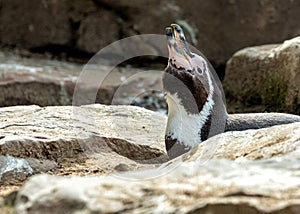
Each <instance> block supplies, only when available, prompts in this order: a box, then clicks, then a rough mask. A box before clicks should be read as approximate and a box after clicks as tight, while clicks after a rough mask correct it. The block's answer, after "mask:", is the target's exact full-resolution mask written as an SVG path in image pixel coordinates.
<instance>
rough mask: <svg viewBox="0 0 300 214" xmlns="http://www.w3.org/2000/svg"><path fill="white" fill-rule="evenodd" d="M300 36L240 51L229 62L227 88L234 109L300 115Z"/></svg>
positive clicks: (236, 110)
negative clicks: (278, 43) (277, 43)
mask: <svg viewBox="0 0 300 214" xmlns="http://www.w3.org/2000/svg"><path fill="white" fill-rule="evenodd" d="M299 61H300V37H296V38H294V39H291V40H287V41H285V42H284V43H283V44H280V45H263V46H257V47H250V48H245V49H243V50H240V51H238V52H237V53H235V54H234V55H233V57H232V58H231V59H230V60H229V61H228V63H227V68H226V76H225V80H224V90H225V93H226V96H227V99H228V103H229V106H231V107H230V109H231V111H235V112H245V111H249V108H251V110H252V111H253V109H254V111H260V112H262V111H284V112H290V113H295V114H300V102H299V100H300V87H299V83H298V80H299V78H300V72H299V71H300V64H299Z"/></svg>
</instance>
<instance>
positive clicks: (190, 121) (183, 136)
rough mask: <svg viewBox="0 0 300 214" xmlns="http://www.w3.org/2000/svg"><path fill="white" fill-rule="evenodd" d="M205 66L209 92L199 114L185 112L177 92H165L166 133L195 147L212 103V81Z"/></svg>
mask: <svg viewBox="0 0 300 214" xmlns="http://www.w3.org/2000/svg"><path fill="white" fill-rule="evenodd" d="M205 66H206V69H204V70H205V73H206V75H207V79H208V85H209V94H208V98H207V102H206V103H205V104H204V106H203V109H202V110H201V112H200V113H199V114H197V115H195V114H189V113H187V111H186V110H185V108H184V106H183V105H182V103H181V100H180V99H179V98H178V96H177V94H170V93H166V100H167V103H168V109H169V112H168V123H167V128H166V135H167V136H170V137H171V139H177V141H178V142H181V143H183V144H184V145H186V146H189V147H195V146H197V145H198V144H199V143H201V142H202V141H201V137H200V132H201V129H202V127H203V126H204V124H205V122H206V121H207V119H208V117H209V115H210V114H211V111H212V108H213V105H214V101H213V93H214V87H213V82H212V79H211V76H210V73H209V70H208V68H207V65H206V64H205Z"/></svg>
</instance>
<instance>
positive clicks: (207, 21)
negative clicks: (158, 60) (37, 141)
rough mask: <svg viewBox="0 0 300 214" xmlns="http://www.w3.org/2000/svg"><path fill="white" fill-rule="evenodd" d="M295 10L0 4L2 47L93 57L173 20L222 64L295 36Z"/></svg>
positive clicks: (230, 5)
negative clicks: (244, 50)
mask: <svg viewBox="0 0 300 214" xmlns="http://www.w3.org/2000/svg"><path fill="white" fill-rule="evenodd" d="M299 6H300V3H299V1H261V0H253V1H248V2H243V1H235V0H229V1H218V0H206V1H196V0H194V1H190V2H189V4H187V3H186V1H182V0H176V1H163V0H146V1H143V2H141V1H139V0H129V1H125V2H123V1H122V2H121V1H108V0H94V1H92V0H86V1H45V2H44V1H38V0H35V1H34V2H32V3H31V4H29V3H27V2H25V1H20V0H11V1H5V2H2V4H1V8H0V44H1V45H9V46H17V47H23V48H29V49H32V50H37V49H39V50H42V51H45V52H47V51H53V52H54V53H55V51H56V54H57V52H59V53H61V52H64V51H65V52H68V54H73V55H74V52H76V51H77V52H78V51H86V52H90V53H95V52H97V51H99V50H100V49H101V48H103V47H105V46H106V45H108V44H109V43H111V42H112V41H117V40H119V39H122V38H124V37H127V36H131V35H136V34H147V33H151V34H164V28H165V27H166V26H168V25H170V24H171V23H173V22H177V23H178V24H181V25H182V26H183V27H184V28H185V30H186V31H187V36H188V37H189V41H191V43H192V44H193V45H195V46H196V47H197V48H198V49H199V50H201V51H203V53H204V54H205V55H206V56H207V57H208V58H209V60H211V61H212V62H213V63H214V64H215V65H220V64H221V65H225V63H226V61H227V60H228V59H229V57H230V56H231V55H232V54H233V53H234V52H235V51H237V50H239V49H241V48H244V47H247V46H250V45H254V44H255V45H260V44H265V43H278V42H282V41H283V40H285V39H288V38H291V37H293V36H296V35H298V34H299V24H298V20H299V18H300V17H299V11H298V8H299ZM31 11H35V12H34V13H32V12H31ZM19 17H22V18H19ZM11 20H14V22H11ZM49 20H51V22H49ZM103 29H105V30H103ZM148 48H149V49H151V48H153V47H148ZM75 50H76V51H75Z"/></svg>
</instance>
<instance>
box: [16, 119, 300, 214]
mask: <svg viewBox="0 0 300 214" xmlns="http://www.w3.org/2000/svg"><path fill="white" fill-rule="evenodd" d="M299 136H300V124H299V123H295V124H289V125H282V126H276V127H272V128H266V129H261V130H250V131H245V132H230V133H225V134H222V135H219V136H216V137H213V138H211V139H209V140H207V141H206V142H204V143H203V144H201V146H199V147H198V148H195V149H194V150H192V151H191V152H189V153H187V154H186V155H184V156H182V157H178V158H177V159H175V160H173V161H172V162H169V163H166V164H165V165H163V166H161V167H160V168H157V169H150V170H146V171H138V172H133V173H125V174H115V175H113V176H102V177H85V178H83V177H71V178H65V177H54V176H49V175H39V176H34V177H32V178H31V179H30V180H29V181H28V182H27V183H26V184H25V185H24V186H23V188H22V189H21V190H20V192H19V193H18V196H17V201H16V211H17V213H22V214H25V213H28V214H29V213H40V212H43V213H66V212H74V213H75V212H78V213H95V212H96V213H98V212H99V213H114V212H124V213H241V212H243V213H278V214H279V213H293V214H296V213H298V212H299V208H300V200H299V198H300V170H299V169H300V141H299ZM209 150H210V152H208V151H209ZM207 154H211V155H207ZM172 165H173V166H175V167H173V169H172ZM170 168H171V169H172V170H170ZM156 175H157V177H156V178H153V177H155V176H156ZM149 178H152V179H149ZM130 179H131V180H132V179H135V181H130ZM50 207H51V209H49V208H50Z"/></svg>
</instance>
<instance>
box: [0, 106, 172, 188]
mask: <svg viewBox="0 0 300 214" xmlns="http://www.w3.org/2000/svg"><path fill="white" fill-rule="evenodd" d="M165 121H166V117H165V116H164V115H161V114H159V113H154V112H151V111H148V110H146V109H143V108H138V107H133V106H132V107H130V106H105V105H91V106H82V107H72V106H61V107H38V106H16V107H5V108H0V124H1V125H0V155H1V156H0V163H1V164H0V182H1V183H5V184H12V183H14V182H16V181H23V180H25V179H26V178H27V177H28V176H31V175H33V174H36V173H40V172H49V171H50V173H51V174H53V173H54V174H65V175H67V174H72V172H77V174H90V173H94V174H95V173H96V174H97V173H98V174H103V173H104V172H105V173H110V172H113V171H126V170H133V169H138V168H143V167H150V164H158V163H162V162H164V161H166V160H167V158H166V156H165V151H164V143H163V140H164V138H163V134H164V125H165ZM153 124H156V125H155V126H153Z"/></svg>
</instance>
